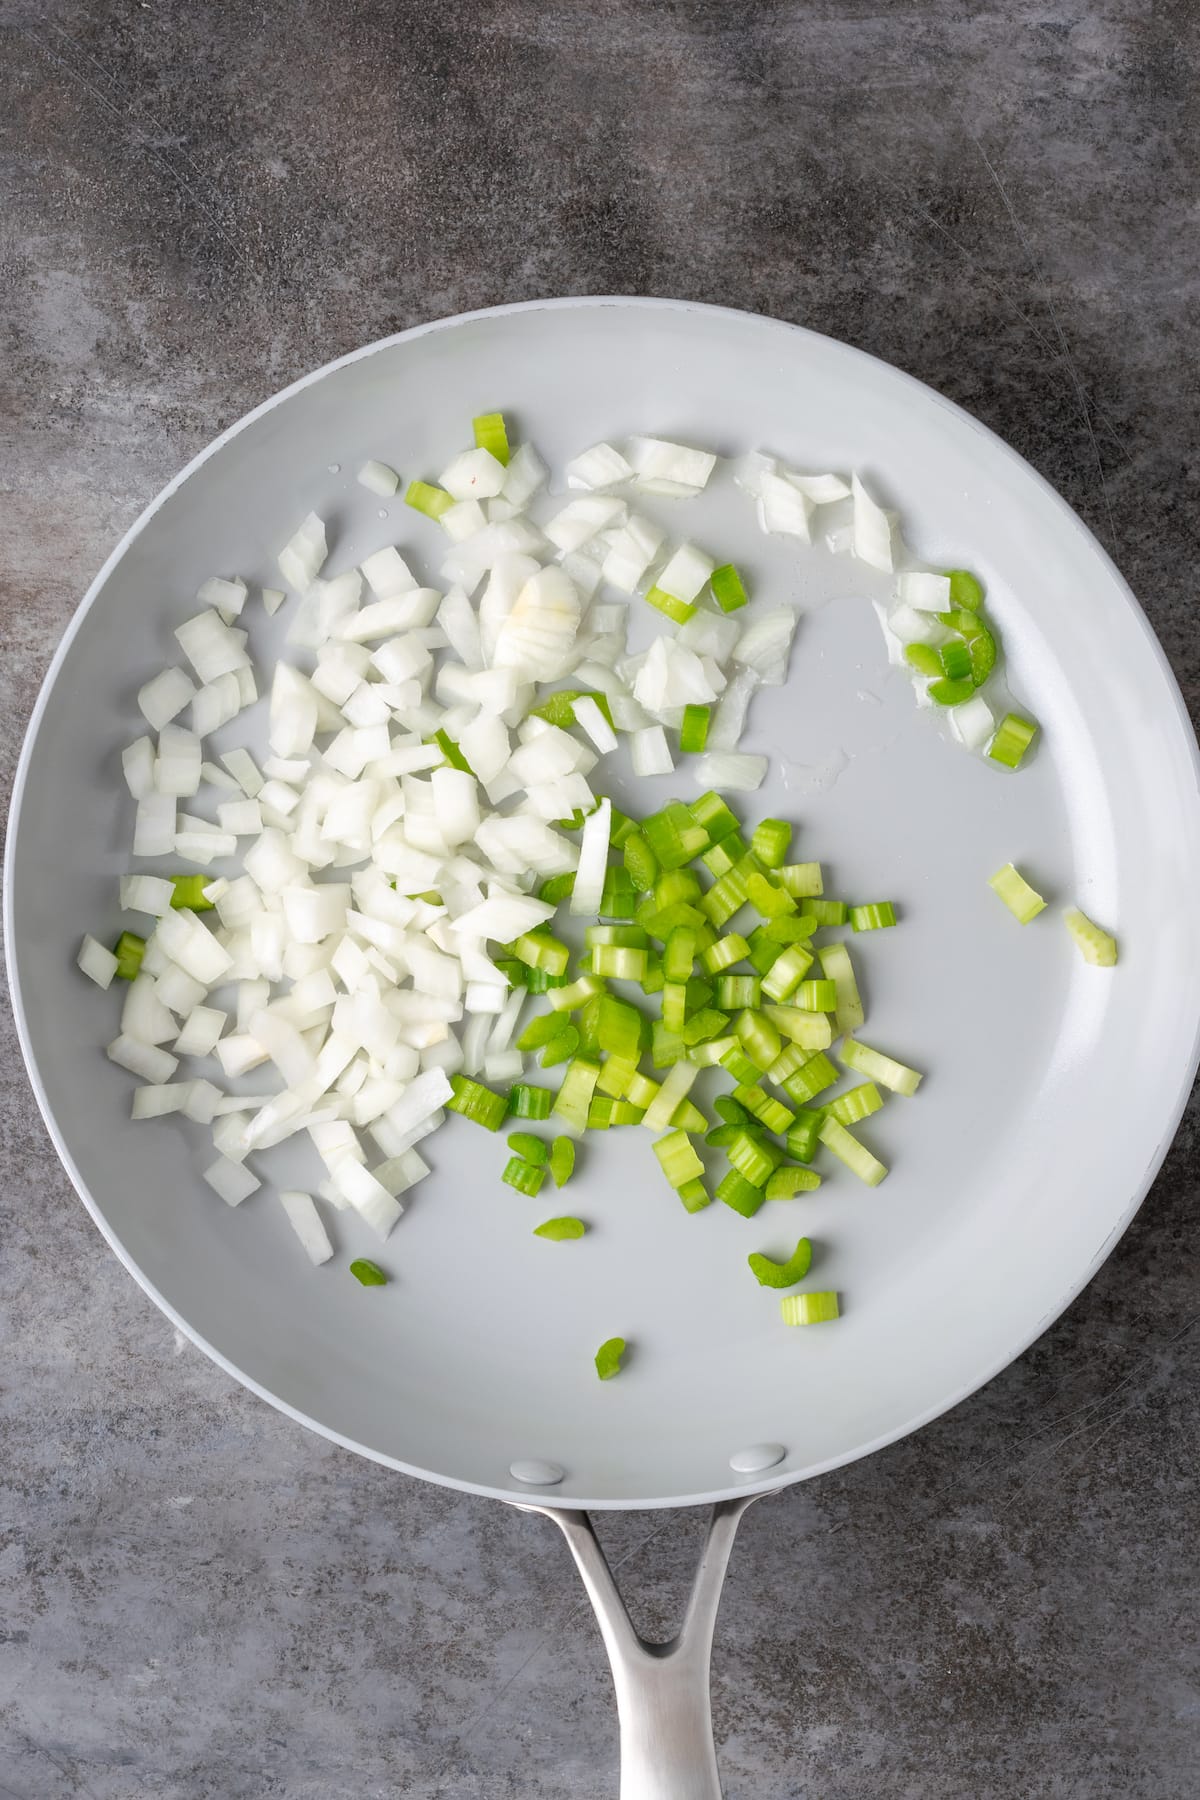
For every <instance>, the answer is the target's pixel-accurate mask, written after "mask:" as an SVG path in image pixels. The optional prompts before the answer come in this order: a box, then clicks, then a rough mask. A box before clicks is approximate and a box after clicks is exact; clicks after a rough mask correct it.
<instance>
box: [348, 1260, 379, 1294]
mask: <svg viewBox="0 0 1200 1800" xmlns="http://www.w3.org/2000/svg"><path fill="white" fill-rule="evenodd" d="M350 1273H351V1274H352V1275H353V1277H354V1279H355V1281H359V1282H361V1283H362V1285H363V1287H386V1286H387V1280H388V1278H387V1276H386V1275H385V1274H384V1272H383V1270H382V1269H381V1268H380V1266H379V1264H378V1263H374V1262H372V1261H371V1260H370V1258H369V1257H366V1256H356V1257H355V1259H354V1261H353V1262H352V1263H351V1264H350Z"/></svg>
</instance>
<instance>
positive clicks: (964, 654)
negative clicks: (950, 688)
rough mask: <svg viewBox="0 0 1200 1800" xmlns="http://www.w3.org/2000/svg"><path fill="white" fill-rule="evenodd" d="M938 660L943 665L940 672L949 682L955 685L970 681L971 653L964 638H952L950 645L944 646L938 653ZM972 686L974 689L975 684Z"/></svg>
mask: <svg viewBox="0 0 1200 1800" xmlns="http://www.w3.org/2000/svg"><path fill="white" fill-rule="evenodd" d="M938 660H939V662H940V663H941V668H940V670H939V671H938V672H939V674H941V675H944V676H945V677H946V680H947V681H949V682H953V683H955V684H957V683H958V682H960V681H970V679H971V652H970V651H969V650H968V648H967V646H966V644H965V643H964V642H963V640H962V638H951V639H950V642H949V643H948V644H943V645H942V647H941V649H940V650H939V651H938ZM971 685H972V687H973V686H974V685H975V684H974V682H972V683H971Z"/></svg>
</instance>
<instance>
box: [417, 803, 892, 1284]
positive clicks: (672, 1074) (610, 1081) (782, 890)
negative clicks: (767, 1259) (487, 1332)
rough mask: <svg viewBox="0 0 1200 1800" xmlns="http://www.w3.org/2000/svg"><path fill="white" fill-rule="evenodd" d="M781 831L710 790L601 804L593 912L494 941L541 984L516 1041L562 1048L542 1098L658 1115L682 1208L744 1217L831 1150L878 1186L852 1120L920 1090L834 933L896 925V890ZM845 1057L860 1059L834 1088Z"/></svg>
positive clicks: (610, 1118) (616, 1115) (505, 965)
mask: <svg viewBox="0 0 1200 1800" xmlns="http://www.w3.org/2000/svg"><path fill="white" fill-rule="evenodd" d="M791 835H792V834H791V827H790V826H788V825H787V824H785V823H784V822H783V821H782V820H779V819H765V820H763V821H762V822H761V823H760V824H759V825H758V826H757V827H756V828H755V829H754V831H753V832H752V833H751V834H750V835H749V837H748V838H747V836H746V835H745V834H744V833H743V830H742V827H741V824H740V822H739V820H738V818H737V817H736V815H735V814H734V813H733V811H732V810H731V809H730V807H729V806H728V805H727V803H726V802H725V801H724V800H723V799H722V798H721V796H720V795H719V794H716V793H711V792H710V793H707V794H704V795H702V796H701V797H700V799H698V800H695V801H693V802H691V803H690V804H688V803H685V802H683V801H679V800H673V801H671V802H669V803H668V805H667V806H665V807H663V808H661V809H660V810H659V811H657V812H655V813H652V814H650V815H649V816H647V817H644V818H642V819H640V820H635V819H633V818H631V817H629V816H627V815H626V814H624V813H622V812H620V811H619V810H618V809H617V808H615V807H609V809H608V836H607V843H606V845H605V860H604V864H603V871H602V882H601V898H600V900H599V902H598V904H597V905H596V907H595V909H594V911H595V916H596V920H597V922H596V923H595V924H588V925H587V926H586V927H585V929H584V934H583V946H582V949H581V950H580V951H579V952H578V953H576V954H573V953H572V950H571V948H570V946H569V944H568V943H567V942H566V941H565V940H564V939H563V938H561V937H559V936H557V935H555V933H554V931H552V930H551V929H549V927H539V928H538V930H537V931H535V932H531V933H528V934H527V935H526V936H525V937H523V938H521V939H519V940H517V941H516V942H514V943H512V944H509V945H508V946H506V953H505V954H504V955H502V956H501V957H500V958H499V959H498V966H499V967H500V968H501V969H502V970H503V972H504V974H505V975H506V977H507V978H508V980H509V981H510V982H511V983H512V984H513V986H514V987H521V986H524V987H525V988H526V989H527V990H528V991H530V992H532V993H534V994H538V995H542V996H544V998H545V1002H546V1010H544V1011H542V1012H539V1013H537V1014H535V1015H534V1017H533V1018H532V1019H530V1021H529V1023H528V1024H527V1025H526V1026H525V1028H524V1030H523V1031H522V1032H521V1033H520V1035H519V1036H518V1037H517V1040H516V1044H517V1048H518V1049H519V1050H521V1051H523V1052H524V1053H526V1054H527V1055H530V1056H534V1057H536V1058H537V1059H538V1061H539V1062H540V1064H541V1066H542V1068H543V1069H546V1070H550V1069H554V1068H557V1067H559V1066H560V1065H563V1066H564V1067H563V1074H562V1076H561V1079H560V1082H559V1086H558V1091H557V1093H556V1095H555V1097H554V1099H553V1101H552V1102H550V1103H549V1104H548V1113H549V1116H550V1118H551V1119H552V1120H553V1121H555V1122H559V1123H561V1124H562V1125H563V1126H564V1127H565V1128H566V1129H567V1130H568V1131H570V1132H572V1133H576V1134H582V1133H583V1132H586V1131H606V1130H610V1129H612V1128H613V1127H616V1126H621V1125H631V1126H632V1125H637V1126H641V1127H642V1128H643V1129H645V1130H647V1131H649V1132H651V1133H652V1134H654V1144H653V1150H654V1154H655V1156H656V1158H657V1160H658V1163H659V1167H660V1169H661V1172H662V1175H663V1177H664V1179H665V1180H666V1182H667V1183H668V1185H669V1186H670V1187H671V1188H672V1189H673V1190H674V1192H675V1193H676V1194H677V1196H678V1198H679V1200H680V1202H681V1203H682V1205H683V1206H684V1207H685V1208H686V1210H687V1211H688V1212H699V1211H701V1210H702V1209H703V1208H704V1207H706V1206H708V1205H710V1204H711V1202H712V1201H713V1200H714V1199H716V1200H719V1201H721V1202H722V1203H723V1204H724V1205H726V1206H728V1207H730V1208H732V1210H733V1211H735V1212H738V1213H740V1214H742V1216H743V1217H745V1218H752V1217H754V1215H755V1214H756V1213H757V1212H758V1211H759V1209H760V1208H761V1207H762V1206H763V1205H764V1203H765V1202H766V1201H768V1200H777V1199H791V1198H792V1197H793V1196H794V1195H796V1194H799V1193H805V1192H810V1191H812V1190H813V1189H815V1188H816V1187H818V1186H819V1185H820V1180H821V1177H820V1175H819V1174H818V1173H817V1171H816V1170H815V1169H814V1168H813V1167H812V1166H811V1165H812V1164H813V1163H814V1161H816V1160H817V1159H818V1158H819V1156H820V1154H821V1151H822V1150H827V1151H828V1152H829V1153H830V1154H831V1155H832V1156H833V1157H835V1158H837V1159H838V1160H839V1161H841V1162H842V1163H844V1164H845V1166H846V1167H847V1168H849V1169H850V1170H851V1171H852V1172H853V1173H854V1174H856V1175H857V1176H858V1177H859V1178H860V1180H862V1181H864V1182H865V1183H867V1185H868V1186H871V1187H874V1186H877V1185H878V1183H879V1182H880V1181H882V1180H883V1178H884V1176H885V1175H886V1173H887V1170H886V1168H885V1166H884V1164H883V1163H882V1162H880V1161H879V1159H878V1158H877V1157H876V1156H875V1155H874V1154H873V1153H872V1152H871V1150H870V1149H869V1148H868V1147H867V1146H866V1144H864V1143H863V1142H862V1141H861V1140H860V1139H859V1138H858V1137H856V1135H855V1132H854V1130H852V1129H851V1128H852V1127H857V1126H858V1125H859V1124H860V1123H861V1121H863V1120H864V1119H867V1118H869V1117H870V1115H871V1114H872V1113H874V1112H877V1111H878V1110H879V1108H880V1107H881V1106H882V1104H883V1096H882V1094H881V1092H880V1089H881V1088H883V1089H885V1090H886V1091H888V1092H890V1093H895V1094H901V1095H911V1094H913V1093H915V1092H916V1089H917V1086H918V1084H919V1082H920V1079H921V1077H920V1076H919V1075H918V1074H917V1073H916V1072H915V1071H914V1070H912V1069H910V1068H907V1067H906V1066H905V1065H904V1064H903V1063H900V1062H897V1061H895V1060H894V1059H893V1058H891V1057H890V1056H886V1055H884V1054H883V1053H882V1052H880V1051H878V1050H874V1049H871V1048H869V1047H868V1046H867V1045H865V1044H863V1043H861V1042H860V1041H859V1040H858V1039H857V1038H856V1037H855V1036H854V1035H853V1034H854V1033H855V1032H857V1030H858V1029H859V1027H861V1025H862V1024H863V1007H862V1002H861V999H860V997H859V991H858V986H857V982H856V980H855V974H854V967H853V963H852V961H851V957H850V953H849V950H848V948H847V946H846V944H845V943H844V942H841V941H839V940H838V939H837V938H833V937H831V935H830V934H831V933H832V932H833V931H835V930H838V929H840V928H845V927H847V926H848V927H849V928H850V930H851V931H852V932H863V931H874V930H881V929H888V928H889V927H891V926H892V925H894V924H895V910H894V908H893V906H892V904H891V902H890V901H879V902H870V903H867V904H863V905H850V904H848V903H847V902H845V901H843V900H835V899H830V898H828V897H827V896H826V895H825V893H824V882H823V879H822V872H821V867H820V865H819V864H818V863H813V862H789V861H788V860H787V858H788V853H789V848H790V843H791ZM541 892H542V895H543V896H546V895H547V894H548V893H553V896H554V898H555V901H556V903H557V905H558V906H559V907H560V908H562V909H563V910H564V912H565V911H566V910H567V909H568V908H569V907H570V905H571V902H572V900H573V897H574V893H573V884H572V882H571V879H570V878H569V877H568V878H566V879H565V880H562V879H558V878H554V879H553V880H552V882H548V883H546V884H544V885H543V888H542V890H541ZM839 1034H840V1042H839V1043H838V1044H837V1045H836V1047H835V1039H836V1038H838V1037H839ZM704 1071H709V1072H710V1079H711V1078H715V1080H716V1081H717V1082H720V1083H721V1084H722V1085H725V1086H726V1087H727V1091H726V1092H721V1093H717V1094H716V1095H715V1096H714V1098H713V1099H712V1101H711V1111H710V1112H705V1111H704V1110H703V1109H702V1107H701V1106H699V1105H698V1104H697V1103H696V1100H695V1098H694V1097H693V1090H694V1089H695V1084H696V1083H697V1082H698V1081H699V1080H700V1078H701V1076H702V1074H703V1072H704ZM844 1071H849V1072H850V1073H851V1074H852V1075H856V1076H860V1077H863V1079H862V1080H860V1081H859V1082H858V1084H857V1085H855V1086H851V1087H849V1088H848V1089H845V1090H844V1091H840V1092H831V1091H832V1090H835V1089H837V1087H838V1084H839V1083H840V1081H841V1079H842V1075H843V1072H844ZM467 1086H469V1087H470V1088H471V1089H472V1090H473V1091H472V1093H471V1094H466V1093H465V1092H464V1095H463V1096H462V1098H461V1100H460V1101H458V1102H457V1104H458V1105H459V1109H460V1110H462V1111H465V1112H467V1113H468V1115H469V1116H472V1117H477V1118H478V1119H479V1120H480V1122H481V1123H484V1124H488V1125H491V1126H492V1128H493V1129H495V1123H496V1122H498V1121H499V1120H500V1118H501V1117H502V1113H503V1104H504V1103H503V1101H502V1098H501V1096H500V1095H498V1094H497V1095H487V1098H486V1099H485V1100H480V1099H478V1098H477V1095H476V1091H474V1090H476V1084H473V1083H471V1084H467ZM538 1091H539V1090H537V1089H531V1088H530V1087H528V1086H527V1085H525V1084H523V1083H522V1084H518V1086H517V1087H515V1088H514V1089H513V1090H512V1097H511V1098H510V1101H509V1104H510V1105H511V1106H512V1109H513V1111H514V1113H515V1114H516V1115H517V1116H520V1117H529V1116H530V1114H529V1111H528V1108H529V1098H528V1096H529V1095H530V1094H531V1093H535V1092H538ZM478 1092H486V1090H478ZM451 1104H456V1103H455V1102H452V1103H451ZM536 1141H538V1142H539V1144H540V1140H536ZM511 1142H512V1140H510V1147H511ZM542 1149H543V1153H542V1154H541V1155H535V1156H534V1158H533V1159H532V1160H533V1162H534V1163H535V1164H541V1163H544V1161H545V1152H544V1146H543V1147H542ZM703 1151H707V1152H710V1153H713V1152H715V1153H716V1154H715V1155H714V1154H709V1155H708V1156H707V1159H706V1157H705V1155H704V1154H702V1152H703ZM540 1175H541V1169H540V1167H533V1168H531V1170H530V1175H529V1176H528V1177H524V1176H523V1177H522V1179H521V1180H514V1177H513V1173H512V1165H511V1164H510V1166H509V1169H508V1170H506V1172H505V1179H506V1180H508V1181H510V1182H511V1183H512V1185H515V1186H518V1187H521V1188H522V1191H524V1192H529V1193H532V1194H536V1192H537V1190H538V1188H539V1187H540V1185H541V1182H540V1179H537V1180H536V1181H535V1180H533V1179H532V1177H540ZM523 1182H524V1183H525V1185H522V1183H523ZM797 1279H799V1277H797Z"/></svg>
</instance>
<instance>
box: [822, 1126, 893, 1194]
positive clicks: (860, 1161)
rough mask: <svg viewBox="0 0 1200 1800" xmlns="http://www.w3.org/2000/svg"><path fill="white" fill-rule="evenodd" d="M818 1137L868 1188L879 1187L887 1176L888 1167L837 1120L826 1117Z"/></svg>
mask: <svg viewBox="0 0 1200 1800" xmlns="http://www.w3.org/2000/svg"><path fill="white" fill-rule="evenodd" d="M818 1136H819V1137H820V1139H821V1142H822V1143H823V1144H824V1145H825V1148H826V1149H827V1150H832V1151H833V1154H834V1155H835V1156H836V1157H837V1158H838V1160H839V1161H840V1162H844V1163H845V1165H846V1167H847V1168H848V1169H849V1170H850V1171H851V1173H852V1174H854V1175H857V1176H858V1178H859V1180H860V1181H865V1182H866V1184H867V1186H868V1187H878V1186H879V1183H880V1182H881V1181H882V1180H883V1178H884V1176H885V1175H886V1174H887V1168H886V1166H885V1165H884V1164H883V1163H881V1162H880V1161H879V1158H878V1157H876V1156H872V1155H871V1152H870V1151H869V1150H868V1149H867V1147H866V1145H865V1144H860V1143H859V1141H858V1139H857V1138H856V1137H854V1136H853V1134H852V1133H851V1132H849V1131H847V1130H846V1127H845V1126H844V1125H839V1124H838V1122H837V1120H836V1119H831V1118H828V1117H826V1118H825V1119H824V1120H823V1121H822V1124H821V1129H820V1132H819V1133H818Z"/></svg>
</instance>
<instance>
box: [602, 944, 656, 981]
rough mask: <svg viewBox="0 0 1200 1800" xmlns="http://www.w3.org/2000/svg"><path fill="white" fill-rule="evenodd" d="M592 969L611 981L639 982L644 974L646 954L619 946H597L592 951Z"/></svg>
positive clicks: (642, 951)
mask: <svg viewBox="0 0 1200 1800" xmlns="http://www.w3.org/2000/svg"><path fill="white" fill-rule="evenodd" d="M592 968H593V970H594V971H595V973H596V974H597V975H603V976H605V977H606V978H607V979H608V980H611V981H640V980H641V979H642V976H643V975H644V974H645V973H646V952H645V951H644V950H632V949H626V948H625V946H623V945H621V944H597V946H596V948H595V949H594V950H593V951H592Z"/></svg>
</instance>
